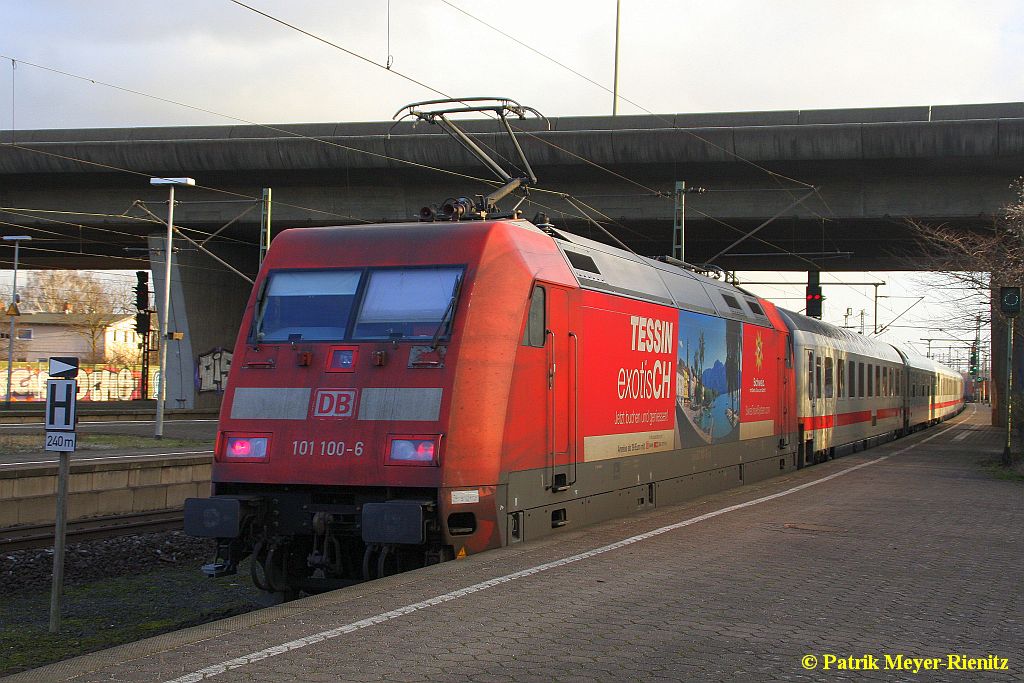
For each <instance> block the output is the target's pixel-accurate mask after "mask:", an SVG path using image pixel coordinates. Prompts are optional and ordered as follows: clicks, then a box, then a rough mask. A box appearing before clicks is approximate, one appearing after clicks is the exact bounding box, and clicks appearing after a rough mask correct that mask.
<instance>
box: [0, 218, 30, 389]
mask: <svg viewBox="0 0 1024 683" xmlns="http://www.w3.org/2000/svg"><path fill="white" fill-rule="evenodd" d="M31 239H32V238H31V237H29V236H28V235H5V236H4V242H14V282H13V283H12V285H11V305H10V306H9V307H8V309H7V316H8V317H9V318H10V319H11V330H10V336H9V337H8V338H7V407H8V408H10V407H11V370H12V369H13V367H14V319H15V318H17V317H18V316H19V315H21V312H20V311H19V310H18V251H19V247H20V246H21V243H22V242H28V241H30V240H31Z"/></svg>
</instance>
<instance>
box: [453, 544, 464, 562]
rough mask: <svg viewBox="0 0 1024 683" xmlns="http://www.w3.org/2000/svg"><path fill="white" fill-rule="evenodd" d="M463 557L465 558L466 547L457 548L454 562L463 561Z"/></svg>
mask: <svg viewBox="0 0 1024 683" xmlns="http://www.w3.org/2000/svg"><path fill="white" fill-rule="evenodd" d="M465 557H466V546H462V547H461V548H459V552H457V553H456V554H455V559H456V560H461V559H463V558H465Z"/></svg>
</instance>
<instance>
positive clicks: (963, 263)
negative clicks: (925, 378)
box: [910, 178, 1024, 327]
mask: <svg viewBox="0 0 1024 683" xmlns="http://www.w3.org/2000/svg"><path fill="white" fill-rule="evenodd" d="M1012 187H1013V190H1014V192H1015V193H1016V199H1015V200H1014V201H1013V202H1012V203H1011V204H1010V205H1008V206H1006V207H1005V208H1004V211H1003V214H1002V215H1001V216H999V217H997V219H996V220H995V221H994V222H993V224H992V226H991V227H989V228H986V229H982V230H970V231H967V230H964V229H963V228H952V227H948V226H944V225H939V226H934V225H928V224H925V223H921V222H917V221H912V222H911V224H910V225H911V228H912V229H913V231H914V232H915V233H916V235H917V238H918V240H919V242H920V243H921V245H922V246H923V249H924V252H925V253H926V254H927V255H928V258H930V259H931V264H930V265H931V267H932V270H936V271H942V272H944V273H946V282H945V283H941V282H940V284H939V285H938V286H939V287H941V288H942V289H943V291H944V292H945V293H947V294H948V296H947V297H946V300H947V301H948V302H949V303H950V304H953V306H954V308H955V309H957V310H958V311H959V312H960V314H961V316H959V317H960V318H961V319H959V320H957V319H954V320H951V321H949V322H950V323H951V324H958V323H961V322H962V323H965V324H964V327H973V325H974V319H975V316H976V314H977V313H978V311H979V310H981V309H985V308H987V307H988V302H989V297H990V295H991V292H992V289H993V288H994V287H999V286H1002V285H1019V284H1021V283H1022V281H1024V178H1018V179H1017V180H1016V181H1015V182H1014V183H1013V185H1012ZM984 320H985V322H989V321H990V319H989V318H988V317H987V316H986V317H985V318H984ZM957 326H959V325H957Z"/></svg>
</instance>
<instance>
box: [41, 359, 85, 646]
mask: <svg viewBox="0 0 1024 683" xmlns="http://www.w3.org/2000/svg"><path fill="white" fill-rule="evenodd" d="M77 376H78V359H77V358H56V357H55V358H50V377H51V379H48V380H46V445H45V448H46V450H48V451H56V452H57V453H58V454H59V457H60V464H59V466H58V468H57V514H56V517H55V520H56V524H55V525H54V532H53V588H52V589H51V592H50V633H57V632H58V631H59V630H60V603H61V597H62V595H63V593H64V540H65V537H66V535H67V525H68V524H67V523H68V479H69V477H70V472H71V453H72V451H74V450H75V446H76V444H77V438H76V434H75V399H76V397H77V395H78V381H77V380H76V379H74V378H75V377H77ZM54 378H56V379H54Z"/></svg>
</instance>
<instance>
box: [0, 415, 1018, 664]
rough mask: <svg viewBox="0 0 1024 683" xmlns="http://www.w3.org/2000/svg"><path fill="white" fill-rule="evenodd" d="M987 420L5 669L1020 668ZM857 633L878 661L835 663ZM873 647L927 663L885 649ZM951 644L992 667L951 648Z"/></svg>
mask: <svg viewBox="0 0 1024 683" xmlns="http://www.w3.org/2000/svg"><path fill="white" fill-rule="evenodd" d="M987 422H988V412H987V409H985V408H978V407H969V408H968V410H967V411H966V412H965V413H964V415H963V416H962V417H960V418H957V419H956V420H954V421H952V422H950V423H947V424H945V425H942V426H940V427H937V428H934V429H931V430H929V431H926V432H923V433H921V434H918V435H915V436H912V437H910V438H907V439H901V440H899V441H896V442H893V443H892V444H888V445H885V446H883V447H880V448H876V449H872V450H870V451H866V452H863V453H858V454H855V455H852V456H848V457H845V458H841V459H839V460H835V461H832V462H829V463H826V464H823V465H820V466H816V467H812V468H809V469H805V470H801V471H799V472H797V473H795V474H793V475H791V476H787V477H785V478H779V479H773V480H770V481H768V482H762V483H760V484H757V485H754V486H750V487H746V488H742V489H736V490H733V491H730V492H727V493H723V494H719V495H716V496H712V497H709V498H705V499H702V500H699V501H696V502H694V503H693V504H690V505H687V506H676V507H669V508H663V509H659V510H656V511H653V512H651V513H649V514H645V515H642V516H637V517H633V518H629V519H626V520H617V521H614V522H610V523H605V524H601V525H598V526H593V527H588V528H586V529H580V530H578V531H577V530H574V531H572V532H571V533H569V534H566V535H564V536H562V537H560V538H559V539H556V540H549V541H542V542H537V543H533V544H525V545H522V546H516V547H513V548H508V549H503V550H499V551H494V552H491V553H487V554H484V555H481V556H476V557H471V558H469V559H467V560H464V561H458V562H451V563H447V564H445V565H439V566H434V567H429V568H427V569H425V570H420V571H417V572H411V573H407V574H404V575H400V576H396V577H389V578H387V579H383V580H380V581H375V582H372V583H368V584H363V585H360V586H355V587H352V588H349V589H345V590H341V591H335V592H333V593H328V594H324V595H320V596H315V597H311V598H306V599H303V600H299V601H296V602H293V603H288V604H286V605H282V606H280V607H275V608H271V609H266V610H261V611H259V612H253V613H250V614H247V615H243V616H240V617H235V618H232V619H227V620H224V621H220V622H215V623H211V624H207V625H204V626H199V627H195V628H192V629H188V630H185V631H180V632H177V633H173V634H167V635H165V636H160V637H157V638H152V639H149V640H145V641H141V642H139V643H135V644H132V645H127V646H122V647H118V648H114V649H111V650H107V651H104V652H99V653H96V654H93V655H88V656H85V657H80V658H77V659H74V660H69V661H67V662H62V663H59V664H55V665H52V666H49V667H45V668H43V669H37V670H35V671H31V672H26V673H23V674H19V675H16V676H14V677H12V678H11V679H10V680H11V681H12V683H14V682H16V681H27V680H40V681H64V680H71V681H172V680H174V681H179V682H184V681H197V680H204V679H207V678H209V679H211V680H213V681H217V682H218V683H220V682H224V683H227V682H239V681H420V680H433V681H495V682H499V681H501V682H503V681H592V680H602V681H603V680H607V681H622V680H643V681H680V680H722V681H727V680H751V681H755V680H756V681H763V680H783V681H795V680H829V681H831V680H854V679H856V680H883V681H897V680H910V679H918V678H920V679H921V680H928V681H935V680H1018V681H1020V680H1024V637H1022V636H1024V601H1022V597H1021V586H1022V580H1021V577H1022V573H1024V562H1022V559H1024V541H1022V529H1024V484H1022V483H1020V482H1019V481H1006V480H1000V479H996V478H993V476H992V475H991V474H990V473H989V472H987V471H986V470H985V469H984V468H983V467H982V466H981V464H980V462H981V461H982V460H984V459H987V458H991V457H993V456H994V455H995V454H997V453H998V452H999V451H1000V443H1001V439H1000V434H999V433H998V432H997V431H996V430H994V429H993V428H991V427H988V426H986V425H987ZM808 655H812V656H813V657H815V658H816V659H815V662H814V668H812V669H810V670H808V669H806V668H805V665H810V664H811V662H810V660H804V658H805V657H807V656H808ZM829 655H832V656H835V657H836V660H835V661H834V662H832V663H831V664H830V668H829V670H827V671H825V670H823V666H824V664H825V661H826V657H827V656H829ZM865 655H870V656H873V657H877V658H878V662H877V664H878V666H879V667H880V670H870V669H869V670H866V671H848V670H843V669H838V667H839V661H840V660H843V661H844V662H846V663H847V666H848V667H852V666H856V665H857V662H855V661H853V660H847V658H849V657H858V658H862V657H864V656H865ZM885 655H889V656H890V657H892V658H893V659H894V661H895V657H896V656H897V655H903V656H904V660H903V661H905V660H906V658H908V657H916V658H937V660H938V662H939V664H940V669H939V670H938V671H922V672H921V673H919V674H917V675H915V674H913V673H912V670H891V669H890V670H885V666H886V664H887V662H886V660H885ZM949 655H963V656H966V657H969V658H985V657H987V656H988V655H995V656H996V657H997V658H1005V659H1006V660H1007V661H1006V665H1007V667H1008V671H1006V672H993V671H980V672H979V671H958V670H952V671H951V670H947V667H948V657H949ZM985 661H988V662H993V660H991V659H989V660H985ZM859 662H860V664H861V665H862V666H863V665H870V662H871V660H867V659H860V660H859ZM994 663H995V664H996V665H999V664H1001V663H1002V662H1001V660H999V659H996V660H994Z"/></svg>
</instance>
